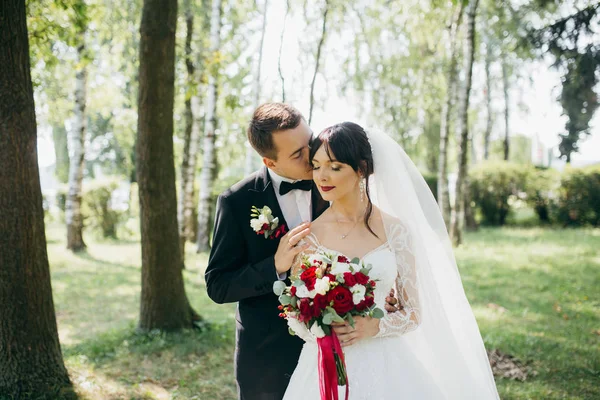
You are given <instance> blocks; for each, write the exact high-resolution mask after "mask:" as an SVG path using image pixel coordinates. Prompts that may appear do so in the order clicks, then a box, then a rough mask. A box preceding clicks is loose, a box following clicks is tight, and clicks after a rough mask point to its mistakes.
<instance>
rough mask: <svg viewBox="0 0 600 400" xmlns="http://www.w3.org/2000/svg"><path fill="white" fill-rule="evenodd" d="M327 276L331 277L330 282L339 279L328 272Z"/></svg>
mask: <svg viewBox="0 0 600 400" xmlns="http://www.w3.org/2000/svg"><path fill="white" fill-rule="evenodd" d="M325 276H326V277H328V278H329V282H335V281H336V280H337V278H336V277H335V275H333V274H327V275H325Z"/></svg>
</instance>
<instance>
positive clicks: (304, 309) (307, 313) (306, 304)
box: [298, 299, 313, 322]
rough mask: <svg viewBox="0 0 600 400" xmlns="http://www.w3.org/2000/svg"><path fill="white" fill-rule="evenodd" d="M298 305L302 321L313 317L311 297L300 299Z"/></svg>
mask: <svg viewBox="0 0 600 400" xmlns="http://www.w3.org/2000/svg"><path fill="white" fill-rule="evenodd" d="M298 306H299V308H300V318H299V319H300V321H302V322H304V321H308V320H309V319H311V318H312V316H313V310H312V307H311V306H310V300H309V299H302V300H300V302H299V303H298Z"/></svg>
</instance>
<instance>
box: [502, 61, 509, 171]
mask: <svg viewBox="0 0 600 400" xmlns="http://www.w3.org/2000/svg"><path fill="white" fill-rule="evenodd" d="M502 87H503V89H504V160H505V161H508V156H509V149H510V147H509V144H510V143H509V140H510V131H509V128H508V123H509V114H508V112H509V107H510V102H509V97H508V91H509V89H510V88H509V83H508V66H507V65H506V60H505V58H504V55H503V56H502Z"/></svg>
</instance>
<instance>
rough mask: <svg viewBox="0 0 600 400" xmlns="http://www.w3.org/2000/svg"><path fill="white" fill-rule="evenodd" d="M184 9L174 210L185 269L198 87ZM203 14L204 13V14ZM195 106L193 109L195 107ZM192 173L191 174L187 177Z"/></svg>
mask: <svg viewBox="0 0 600 400" xmlns="http://www.w3.org/2000/svg"><path fill="white" fill-rule="evenodd" d="M183 8H184V13H185V26H186V36H185V67H186V72H187V76H186V90H187V93H186V95H185V111H184V117H185V131H184V137H183V139H184V142H183V159H182V161H181V170H180V173H181V179H180V188H179V197H178V206H177V224H178V227H179V248H180V251H181V260H182V262H183V265H184V267H185V243H186V241H187V240H188V238H189V232H188V231H187V229H188V225H189V222H188V218H189V217H190V216H191V214H192V213H189V210H188V209H187V208H186V205H187V204H188V196H189V195H190V193H189V192H190V191H191V196H192V199H191V201H192V206H193V196H194V179H195V170H196V154H197V148H198V143H197V142H198V140H199V137H198V136H199V134H198V132H197V131H198V128H199V127H198V124H197V122H196V115H197V110H198V106H197V104H196V103H198V102H199V100H198V94H197V83H196V76H195V66H194V61H193V54H192V40H193V37H194V13H193V11H192V6H191V1H190V0H184V2H183ZM203 11H204V10H203ZM194 106H196V107H194ZM190 169H191V172H192V173H191V174H190Z"/></svg>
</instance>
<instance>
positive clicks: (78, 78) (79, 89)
mask: <svg viewBox="0 0 600 400" xmlns="http://www.w3.org/2000/svg"><path fill="white" fill-rule="evenodd" d="M84 36H85V31H84V32H82V33H81V40H82V43H81V44H80V45H79V46H78V47H77V55H78V64H79V65H80V66H79V68H78V70H77V72H76V75H75V112H74V113H75V121H74V123H73V127H72V130H71V133H70V135H69V136H70V138H69V193H68V195H67V203H66V208H65V218H66V221H67V248H68V249H70V250H73V251H81V250H84V249H85V247H86V246H85V243H84V241H83V216H82V215H81V198H82V183H83V170H84V162H85V135H86V125H87V122H86V115H85V105H86V85H87V66H86V61H85V56H84V53H85V44H84V43H83V41H84V39H83V37H84Z"/></svg>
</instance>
